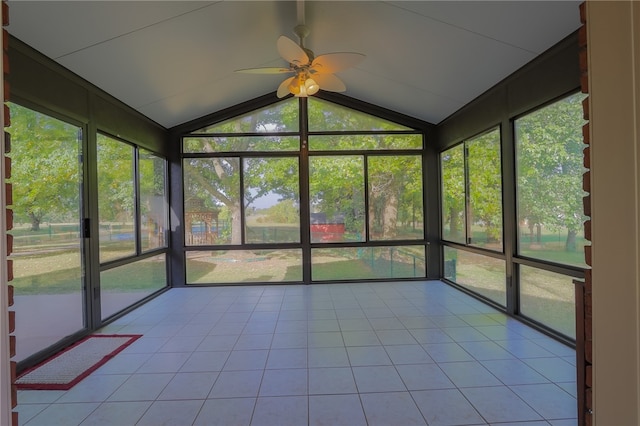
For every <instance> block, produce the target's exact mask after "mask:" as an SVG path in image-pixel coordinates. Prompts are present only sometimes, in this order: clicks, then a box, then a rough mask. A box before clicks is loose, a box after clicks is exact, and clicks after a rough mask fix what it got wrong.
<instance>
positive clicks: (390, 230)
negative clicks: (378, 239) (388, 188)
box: [382, 192, 398, 240]
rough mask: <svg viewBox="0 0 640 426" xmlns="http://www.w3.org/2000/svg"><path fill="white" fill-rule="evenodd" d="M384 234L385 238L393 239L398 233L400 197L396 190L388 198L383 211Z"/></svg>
mask: <svg viewBox="0 0 640 426" xmlns="http://www.w3.org/2000/svg"><path fill="white" fill-rule="evenodd" d="M382 220H383V225H382V235H383V238H384V239H385V240H388V239H393V238H395V237H396V235H397V234H398V197H397V196H396V195H395V192H393V193H392V195H391V196H390V197H388V198H387V199H386V203H385V205H384V210H383V212H382Z"/></svg>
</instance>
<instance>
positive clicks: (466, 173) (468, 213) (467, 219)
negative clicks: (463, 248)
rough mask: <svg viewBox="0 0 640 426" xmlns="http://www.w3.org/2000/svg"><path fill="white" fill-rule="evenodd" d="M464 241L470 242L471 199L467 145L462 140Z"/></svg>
mask: <svg viewBox="0 0 640 426" xmlns="http://www.w3.org/2000/svg"><path fill="white" fill-rule="evenodd" d="M463 164H464V234H465V235H464V241H465V244H466V245H470V244H471V235H472V234H471V220H470V218H471V200H470V197H469V193H470V191H469V188H470V187H469V145H468V143H467V142H466V141H465V142H464V155H463Z"/></svg>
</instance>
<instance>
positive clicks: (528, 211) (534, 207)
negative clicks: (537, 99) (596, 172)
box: [516, 94, 585, 251]
mask: <svg viewBox="0 0 640 426" xmlns="http://www.w3.org/2000/svg"><path fill="white" fill-rule="evenodd" d="M583 98H584V95H582V94H576V95H572V96H569V97H567V98H565V99H563V100H561V101H558V102H555V103H553V104H551V105H549V106H547V107H544V108H541V109H539V110H537V111H535V112H533V113H531V114H529V115H527V116H525V117H522V118H520V119H519V120H517V121H516V143H517V170H518V182H517V183H518V208H519V219H520V220H521V221H526V222H527V223H528V226H529V229H530V232H531V237H532V240H533V229H534V227H535V228H536V231H537V232H536V233H537V236H536V239H537V241H538V243H540V234H541V228H542V227H543V226H546V227H548V228H550V229H553V230H558V229H561V228H566V230H567V236H566V240H565V250H567V251H575V249H576V236H577V233H578V232H579V231H580V229H581V227H582V224H583V222H584V220H585V217H584V215H583V214H582V197H583V195H584V192H583V191H582V174H583V173H584V167H583V164H582V158H583V155H582V149H583V144H582V133H581V128H582V125H583V124H584V120H583V118H582V105H581V102H582V99H583Z"/></svg>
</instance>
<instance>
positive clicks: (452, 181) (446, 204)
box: [440, 144, 465, 243]
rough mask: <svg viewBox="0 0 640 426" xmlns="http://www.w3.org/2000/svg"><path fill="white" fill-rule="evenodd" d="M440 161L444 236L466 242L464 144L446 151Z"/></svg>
mask: <svg viewBox="0 0 640 426" xmlns="http://www.w3.org/2000/svg"><path fill="white" fill-rule="evenodd" d="M440 162H441V172H442V225H443V234H444V238H445V239H449V240H451V241H457V242H463V243H464V242H465V241H464V237H465V228H464V226H465V177H464V144H460V145H457V146H455V147H453V148H450V149H448V150H446V151H444V152H443V153H442V154H441V156H440ZM447 225H448V229H447Z"/></svg>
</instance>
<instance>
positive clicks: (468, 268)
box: [444, 247, 507, 306]
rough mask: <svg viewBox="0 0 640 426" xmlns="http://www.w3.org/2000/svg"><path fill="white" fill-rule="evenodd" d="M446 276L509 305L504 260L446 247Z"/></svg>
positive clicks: (501, 303) (504, 304)
mask: <svg viewBox="0 0 640 426" xmlns="http://www.w3.org/2000/svg"><path fill="white" fill-rule="evenodd" d="M444 277H445V278H447V279H448V280H451V281H453V282H455V283H456V284H459V285H461V286H463V287H466V288H468V289H469V290H471V291H473V292H475V293H478V294H480V295H482V296H484V297H486V298H488V299H490V300H493V301H494V302H496V303H499V304H500V305H502V306H506V305H507V287H506V283H505V279H506V278H505V277H506V264H505V261H504V260H501V259H496V258H493V257H488V256H482V255H480V254H475V253H470V252H468V251H464V250H457V249H454V248H451V247H444Z"/></svg>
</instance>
